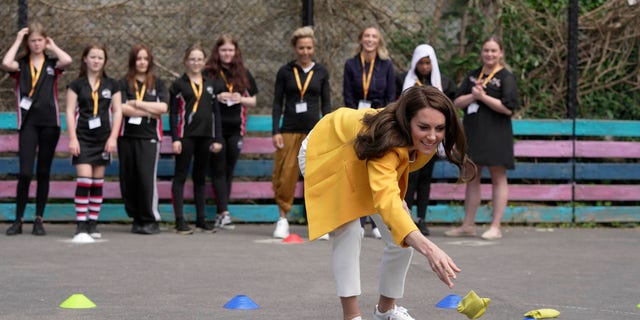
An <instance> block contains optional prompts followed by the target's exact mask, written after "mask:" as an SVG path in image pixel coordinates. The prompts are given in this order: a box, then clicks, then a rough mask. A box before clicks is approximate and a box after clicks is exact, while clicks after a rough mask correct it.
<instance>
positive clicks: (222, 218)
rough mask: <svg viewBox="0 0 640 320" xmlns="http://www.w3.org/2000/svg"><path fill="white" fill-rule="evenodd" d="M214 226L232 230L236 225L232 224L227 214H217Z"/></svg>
mask: <svg viewBox="0 0 640 320" xmlns="http://www.w3.org/2000/svg"><path fill="white" fill-rule="evenodd" d="M216 228H221V229H226V230H233V229H235V228H236V225H235V224H233V221H231V217H229V215H228V214H219V215H218V217H216Z"/></svg>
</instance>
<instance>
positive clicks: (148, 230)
mask: <svg viewBox="0 0 640 320" xmlns="http://www.w3.org/2000/svg"><path fill="white" fill-rule="evenodd" d="M156 233H160V226H158V223H157V222H155V221H154V222H147V223H145V224H144V225H142V230H140V234H156Z"/></svg>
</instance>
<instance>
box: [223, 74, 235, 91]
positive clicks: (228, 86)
mask: <svg viewBox="0 0 640 320" xmlns="http://www.w3.org/2000/svg"><path fill="white" fill-rule="evenodd" d="M220 77H221V78H222V80H223V81H224V85H225V86H226V87H227V90H229V92H233V83H229V82H227V77H225V76H224V72H222V70H220Z"/></svg>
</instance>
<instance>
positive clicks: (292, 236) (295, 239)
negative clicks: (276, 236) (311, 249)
mask: <svg viewBox="0 0 640 320" xmlns="http://www.w3.org/2000/svg"><path fill="white" fill-rule="evenodd" d="M282 242H284V243H304V240H302V238H300V236H299V235H297V234H295V233H292V234H290V235H289V236H288V237H286V238H284V240H282Z"/></svg>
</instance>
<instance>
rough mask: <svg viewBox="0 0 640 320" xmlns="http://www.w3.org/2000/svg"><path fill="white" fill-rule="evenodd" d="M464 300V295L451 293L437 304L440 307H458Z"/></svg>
mask: <svg viewBox="0 0 640 320" xmlns="http://www.w3.org/2000/svg"><path fill="white" fill-rule="evenodd" d="M460 301H462V297H461V296H459V295H457V294H450V295H448V296H446V297H444V299H442V300H440V302H438V303H437V304H436V307H438V308H444V309H457V308H458V304H459V303H460Z"/></svg>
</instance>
